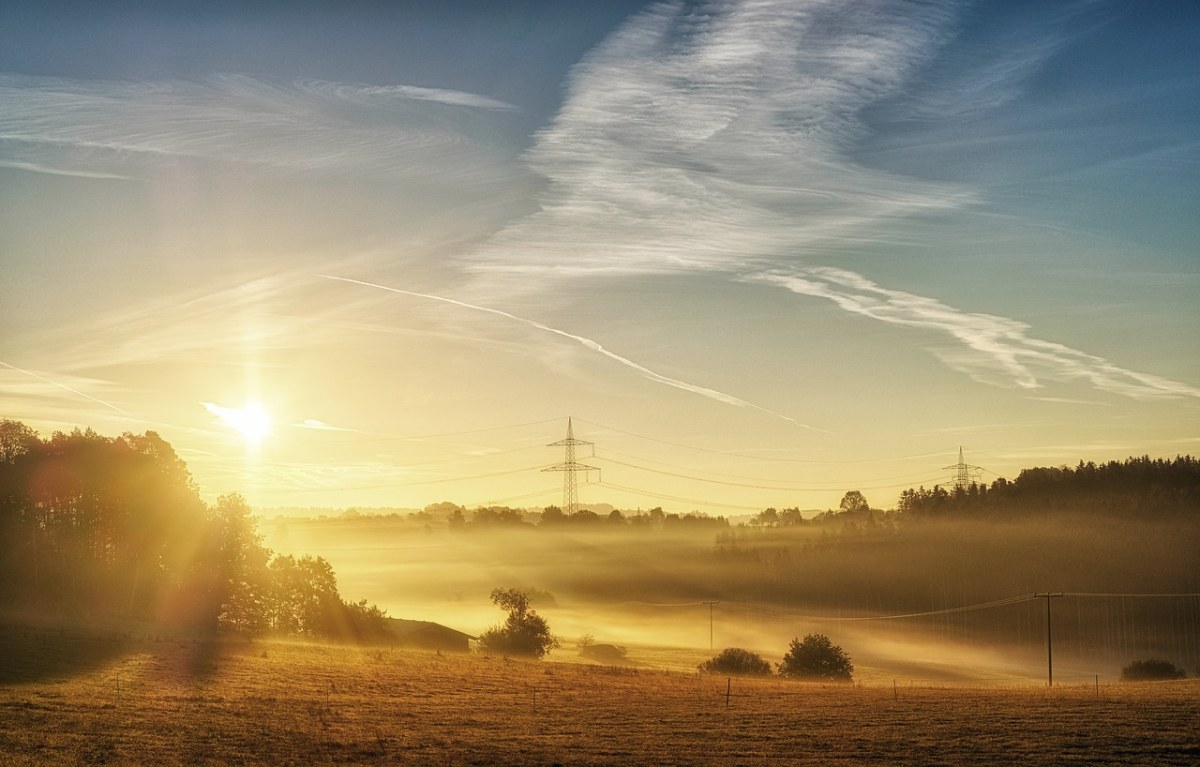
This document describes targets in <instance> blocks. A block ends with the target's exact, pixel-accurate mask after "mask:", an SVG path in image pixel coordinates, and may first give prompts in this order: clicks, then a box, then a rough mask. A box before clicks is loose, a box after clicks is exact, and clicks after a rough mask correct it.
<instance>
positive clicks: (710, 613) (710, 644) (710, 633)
mask: <svg viewBox="0 0 1200 767" xmlns="http://www.w3.org/2000/svg"><path fill="white" fill-rule="evenodd" d="M700 604H704V605H708V651H709V652H712V649H713V605H719V604H721V603H720V602H718V601H716V600H715V599H710V600H707V601H705V602H701V603H700Z"/></svg>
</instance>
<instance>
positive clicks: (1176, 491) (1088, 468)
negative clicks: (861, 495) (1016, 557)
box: [896, 455, 1200, 519]
mask: <svg viewBox="0 0 1200 767" xmlns="http://www.w3.org/2000/svg"><path fill="white" fill-rule="evenodd" d="M896 510H897V511H898V512H900V513H901V514H902V515H903V516H904V518H911V519H929V518H940V517H956V516H957V517H963V516H975V517H1001V516H1027V515H1028V516H1032V515H1041V516H1049V515H1056V514H1059V515H1061V514H1075V513H1083V514H1088V515H1092V516H1115V517H1126V518H1130V519H1153V518H1158V519H1169V518H1172V517H1179V516H1185V515H1193V516H1194V515H1195V514H1196V512H1197V511H1200V460H1197V459H1196V458H1193V457H1191V456H1188V455H1185V456H1178V457H1176V458H1174V459H1172V460H1166V459H1162V458H1150V457H1149V456H1141V457H1135V458H1128V459H1126V460H1124V461H1109V462H1107V463H1100V464H1097V463H1093V462H1091V461H1089V462H1087V463H1084V462H1083V461H1080V462H1079V465H1078V466H1076V467H1075V468H1069V467H1066V466H1061V467H1038V468H1032V469H1025V470H1023V471H1022V472H1021V473H1020V474H1019V475H1018V476H1017V478H1016V479H1015V480H1011V481H1009V480H1007V479H1004V478H1000V479H997V480H996V481H995V482H993V483H992V484H991V485H986V484H981V483H971V484H970V485H968V486H966V487H962V486H959V487H955V488H953V489H949V490H948V489H946V488H944V487H941V486H934V487H933V488H932V489H929V490H926V489H925V488H924V487H920V488H917V489H915V490H913V489H908V490H905V491H904V492H902V493H901V494H900V500H899V502H898V504H897V506H896Z"/></svg>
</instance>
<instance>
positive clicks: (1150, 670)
mask: <svg viewBox="0 0 1200 767" xmlns="http://www.w3.org/2000/svg"><path fill="white" fill-rule="evenodd" d="M1186 676H1187V672H1186V671H1184V670H1183V669H1181V668H1178V667H1177V666H1176V665H1175V664H1174V663H1171V662H1170V661H1165V660H1157V659H1154V658H1151V659H1149V660H1135V661H1134V662H1133V663H1130V664H1129V665H1128V666H1126V667H1125V668H1123V669H1121V681H1123V682H1150V681H1155V680H1160V679H1183V678H1184V677H1186Z"/></svg>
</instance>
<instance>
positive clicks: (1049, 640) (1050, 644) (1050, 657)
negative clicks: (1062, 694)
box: [1034, 591, 1063, 687]
mask: <svg viewBox="0 0 1200 767" xmlns="http://www.w3.org/2000/svg"><path fill="white" fill-rule="evenodd" d="M1062 595H1063V594H1062V592H1061V591H1057V592H1050V591H1044V592H1042V593H1040V594H1034V596H1035V597H1045V598H1046V686H1047V687H1053V686H1054V636H1053V634H1052V633H1051V628H1050V600H1051V599H1052V598H1054V597H1061V596H1062Z"/></svg>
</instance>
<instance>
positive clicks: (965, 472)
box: [942, 445, 983, 491]
mask: <svg viewBox="0 0 1200 767" xmlns="http://www.w3.org/2000/svg"><path fill="white" fill-rule="evenodd" d="M942 469H943V470H953V471H954V480H953V481H954V489H955V490H960V489H961V490H964V491H965V490H967V489H968V488H969V487H971V485H972V484H973V483H975V482H977V481H978V479H979V477H980V475H981V474H982V472H983V467H982V466H971V465H970V464H968V463H967V462H966V461H964V460H963V450H962V445H959V447H958V463H955V464H951V465H950V466H943V467H942Z"/></svg>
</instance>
